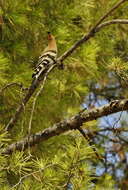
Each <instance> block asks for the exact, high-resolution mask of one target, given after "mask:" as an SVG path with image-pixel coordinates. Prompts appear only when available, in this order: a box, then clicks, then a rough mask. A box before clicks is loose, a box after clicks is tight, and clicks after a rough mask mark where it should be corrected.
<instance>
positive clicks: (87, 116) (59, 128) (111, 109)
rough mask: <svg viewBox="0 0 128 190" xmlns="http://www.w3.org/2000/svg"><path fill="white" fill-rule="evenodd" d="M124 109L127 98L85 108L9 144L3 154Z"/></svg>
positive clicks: (23, 148)
mask: <svg viewBox="0 0 128 190" xmlns="http://www.w3.org/2000/svg"><path fill="white" fill-rule="evenodd" d="M125 110H128V99H125V100H115V101H113V102H111V103H109V104H106V105H104V106H102V107H98V108H93V109H90V110H85V111H84V112H81V113H78V114H77V115H75V116H73V117H71V118H69V119H67V120H64V121H61V122H59V123H57V124H55V125H54V126H53V127H51V128H47V129H45V130H43V131H41V132H38V133H36V134H34V135H31V136H28V137H26V138H24V139H23V140H21V141H19V142H16V143H13V144H11V145H9V147H8V148H6V150H5V151H4V152H3V154H11V153H12V152H13V151H15V150H20V151H21V150H25V149H26V148H28V147H29V146H33V145H35V144H38V143H39V142H41V141H46V140H47V139H49V138H51V137H54V136H58V135H60V134H62V133H64V132H66V131H69V130H73V129H78V128H79V127H80V126H82V124H83V123H85V122H87V121H92V120H95V119H98V118H100V117H103V116H107V115H109V114H112V113H117V112H119V111H125Z"/></svg>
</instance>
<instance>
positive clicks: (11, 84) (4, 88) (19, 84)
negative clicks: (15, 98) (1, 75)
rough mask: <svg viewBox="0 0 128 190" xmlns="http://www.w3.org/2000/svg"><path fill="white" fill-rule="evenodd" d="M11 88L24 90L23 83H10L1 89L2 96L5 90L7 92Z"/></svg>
mask: <svg viewBox="0 0 128 190" xmlns="http://www.w3.org/2000/svg"><path fill="white" fill-rule="evenodd" d="M11 86H18V87H19V88H23V85H22V84H21V83H17V82H12V83H9V84H7V85H6V86H4V87H3V88H2V89H0V94H2V93H3V92H4V90H6V89H7V88H9V87H11Z"/></svg>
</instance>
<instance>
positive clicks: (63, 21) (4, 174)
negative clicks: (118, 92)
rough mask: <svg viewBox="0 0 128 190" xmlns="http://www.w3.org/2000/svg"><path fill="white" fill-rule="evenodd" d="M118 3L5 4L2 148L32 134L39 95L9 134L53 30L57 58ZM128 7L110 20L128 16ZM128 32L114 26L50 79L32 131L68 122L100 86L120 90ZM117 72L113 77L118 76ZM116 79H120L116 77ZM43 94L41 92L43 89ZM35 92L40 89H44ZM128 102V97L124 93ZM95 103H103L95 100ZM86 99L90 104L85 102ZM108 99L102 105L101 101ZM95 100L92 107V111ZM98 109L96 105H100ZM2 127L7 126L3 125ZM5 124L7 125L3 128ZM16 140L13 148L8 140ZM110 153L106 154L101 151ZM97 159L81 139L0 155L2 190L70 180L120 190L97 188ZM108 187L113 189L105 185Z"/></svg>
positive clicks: (0, 61) (0, 64) (0, 65)
mask: <svg viewBox="0 0 128 190" xmlns="http://www.w3.org/2000/svg"><path fill="white" fill-rule="evenodd" d="M116 2H117V1H116V0H109V1H105V0H86V1H85V0H65V1H63V0H60V1H58V0H49V1H41V0H24V1H23V0H6V1H1V2H0V4H1V8H0V14H1V16H2V18H3V23H2V24H1V23H0V36H1V37H0V39H1V40H0V87H1V89H2V88H3V87H4V86H5V85H6V84H10V83H12V82H16V83H18V84H23V88H21V86H20V85H12V86H9V87H8V88H5V89H4V90H3V91H0V114H1V117H0V147H1V152H2V151H3V149H4V148H5V147H7V146H8V144H10V143H13V142H15V141H16V140H17V141H18V140H20V139H21V138H23V137H24V136H26V135H28V126H29V120H30V115H31V110H32V104H33V100H34V96H35V94H34V96H33V97H32V98H31V100H30V101H29V102H28V104H27V106H26V107H25V109H24V112H23V114H22V116H21V118H20V120H19V121H18V122H17V124H16V125H15V127H14V129H13V130H12V131H11V132H10V135H8V134H7V133H6V132H4V130H3V128H4V127H5V126H6V124H7V123H8V121H9V119H10V118H11V116H12V115H13V114H14V113H15V110H16V108H17V106H18V105H19V103H20V102H21V100H22V98H23V97H24V94H25V92H26V91H25V90H24V88H26V87H29V85H30V84H31V81H32V78H31V75H32V72H33V69H34V66H35V65H36V63H35V62H34V61H35V60H37V57H38V56H39V55H40V53H41V52H42V50H43V49H44V47H45V46H46V44H47V40H46V32H47V31H49V30H50V31H51V32H52V33H53V34H54V35H55V37H56V39H57V44H58V51H59V55H61V54H62V53H64V52H65V51H66V50H68V48H70V47H71V46H72V45H73V44H74V43H75V42H76V41H77V40H79V39H80V38H81V37H82V36H83V34H85V33H87V32H88V31H89V30H90V28H91V27H92V26H93V25H94V24H95V23H96V21H98V19H99V18H100V17H101V16H102V15H103V14H104V13H105V12H106V11H107V10H108V9H109V8H110V7H112V6H113V5H114V4H115V3H116ZM127 16H128V11H127V6H125V5H123V6H122V7H121V8H119V9H118V10H116V11H115V13H113V15H111V16H110V18H112V19H113V18H124V17H125V18H126V17H127ZM126 38H127V26H125V25H124V26H120V25H111V26H109V27H105V28H104V29H102V30H101V31H100V32H99V33H98V34H97V35H96V36H95V38H92V39H91V40H90V41H89V42H88V43H86V44H85V45H83V46H81V47H79V48H78V49H77V50H76V51H75V52H73V54H72V55H71V56H69V57H68V59H66V60H65V61H64V64H65V68H64V70H59V69H58V68H56V69H55V70H54V71H53V72H52V73H51V74H50V75H49V78H48V79H47V82H46V84H45V88H44V91H43V92H42V93H41V95H40V96H39V97H38V99H37V101H36V106H35V109H34V115H33V119H32V127H31V130H30V131H29V132H30V133H35V132H37V131H41V130H43V129H44V128H46V127H50V126H53V124H54V123H56V122H59V121H61V120H63V118H68V117H70V116H72V115H73V114H75V113H77V112H78V111H80V109H81V105H83V104H85V103H86V106H87V104H88V97H90V94H92V93H93V90H92V89H91V87H92V84H93V85H94V86H99V87H106V86H107V85H110V86H111V85H112V84H114V85H115V84H116V83H117V81H118V78H119V79H120V80H121V81H125V82H127V79H128V66H127V65H128V64H127V62H128V58H127V57H128V53H127V52H128V43H127V41H126ZM113 73H114V77H113ZM116 75H117V76H118V77H117V78H116V77H115V76H116ZM38 90H39V89H38ZM38 90H37V91H38ZM122 94H123V96H124V97H127V95H128V94H127V92H126V91H123V92H122ZM94 98H97V97H94ZM85 100H86V101H85ZM100 100H102V99H100ZM95 101H96V99H95V100H94V101H93V100H91V104H92V105H91V106H93V102H95ZM94 106H95V105H94ZM1 126H2V127H1ZM3 126H4V127H3ZM84 129H89V130H91V131H94V130H96V131H98V122H92V123H91V124H90V123H89V124H86V125H85V126H84ZM10 141H11V142H10ZM100 150H101V152H104V150H103V149H100ZM91 161H93V162H94V163H96V162H97V163H98V160H96V159H95V154H94V152H93V150H92V147H90V146H89V145H88V143H87V142H86V141H85V140H83V137H82V136H80V134H79V133H77V132H76V131H75V132H72V135H71V134H70V133H66V134H65V135H61V136H60V137H54V138H52V139H50V140H48V141H46V142H44V143H40V144H39V145H36V146H35V147H33V148H32V149H30V148H29V150H26V152H22V151H21V152H15V151H14V154H12V155H10V156H9V157H5V156H4V155H2V154H1V155H0V166H1V167H0V168H1V172H0V189H2V190H8V189H23V190H28V189H31V190H39V189H44V190H51V189H53V190H54V189H55V190H57V189H58V190H59V189H64V188H66V184H67V183H68V180H69V178H70V175H71V178H70V180H69V181H70V183H71V184H72V185H73V188H74V189H73V190H78V189H80V190H88V189H92V190H93V189H96V190H98V189H106V190H107V189H108V188H109V190H111V189H114V184H115V182H114V180H113V179H112V178H111V177H110V176H109V175H105V176H104V177H103V178H100V180H99V182H98V183H97V184H95V183H92V181H91V180H92V177H90V176H91V174H94V172H95V166H96V164H92V162H91ZM108 184H109V187H108V186H107V185H108Z"/></svg>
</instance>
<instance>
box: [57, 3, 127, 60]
mask: <svg viewBox="0 0 128 190" xmlns="http://www.w3.org/2000/svg"><path fill="white" fill-rule="evenodd" d="M125 1H128V0H121V1H119V2H118V3H117V4H116V5H115V6H114V7H112V8H111V9H110V10H109V11H108V12H107V13H106V14H105V15H103V16H102V17H101V18H100V19H99V21H98V22H97V23H96V24H95V25H94V27H93V28H92V29H91V30H90V31H89V32H88V34H85V35H84V36H83V37H82V38H81V39H80V40H78V41H77V42H76V43H75V44H74V45H73V46H72V47H71V48H70V49H69V50H68V51H66V52H65V53H64V54H63V55H62V56H61V57H59V59H58V62H63V60H64V59H66V58H67V57H68V56H69V55H71V54H72V53H73V52H74V51H75V50H76V49H77V48H78V47H79V46H80V45H82V44H83V43H85V42H86V41H88V40H89V39H90V38H91V37H93V36H94V35H95V33H96V29H97V27H98V26H99V25H100V24H101V22H102V21H103V20H105V19H106V18H107V17H108V16H110V15H111V13H112V12H113V11H115V10H116V9H117V8H118V7H119V6H120V5H121V4H123V3H124V2H125ZM98 31H99V30H98Z"/></svg>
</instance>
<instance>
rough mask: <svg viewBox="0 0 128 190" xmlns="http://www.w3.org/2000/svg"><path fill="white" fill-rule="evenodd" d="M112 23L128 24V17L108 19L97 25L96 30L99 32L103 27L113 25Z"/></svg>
mask: <svg viewBox="0 0 128 190" xmlns="http://www.w3.org/2000/svg"><path fill="white" fill-rule="evenodd" d="M111 24H128V19H114V20H109V21H106V22H104V23H102V24H100V25H99V26H97V27H96V30H95V32H98V31H99V30H101V29H102V28H103V27H105V26H108V25H111Z"/></svg>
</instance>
